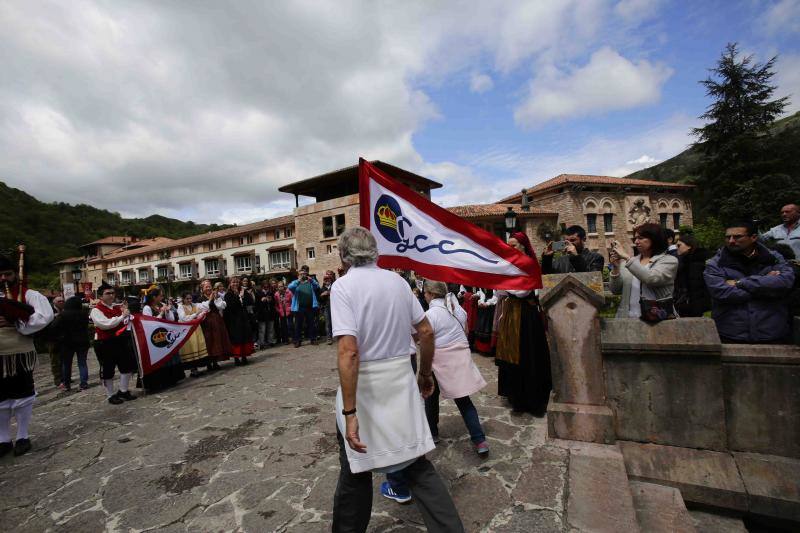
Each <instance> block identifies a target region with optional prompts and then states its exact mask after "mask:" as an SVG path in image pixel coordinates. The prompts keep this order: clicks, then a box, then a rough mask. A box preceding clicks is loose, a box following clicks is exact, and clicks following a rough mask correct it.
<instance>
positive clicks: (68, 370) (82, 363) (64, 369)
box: [61, 343, 89, 387]
mask: <svg viewBox="0 0 800 533" xmlns="http://www.w3.org/2000/svg"><path fill="white" fill-rule="evenodd" d="M88 352H89V348H77V347H72V346H69V345H67V344H66V343H64V344H63V345H62V346H61V382H62V383H63V384H64V386H65V387H69V385H70V383H71V382H72V357H73V356H74V355H76V354H77V356H78V374H79V375H80V378H81V386H82V387H86V386H88V384H89V367H88V366H87V365H86V354H87V353H88Z"/></svg>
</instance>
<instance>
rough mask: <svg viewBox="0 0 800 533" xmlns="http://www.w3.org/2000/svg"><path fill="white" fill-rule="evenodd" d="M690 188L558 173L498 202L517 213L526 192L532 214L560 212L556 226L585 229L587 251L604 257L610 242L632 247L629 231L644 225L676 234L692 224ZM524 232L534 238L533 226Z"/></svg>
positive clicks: (654, 182)
mask: <svg viewBox="0 0 800 533" xmlns="http://www.w3.org/2000/svg"><path fill="white" fill-rule="evenodd" d="M693 187H694V186H693V185H686V184H683V183H669V182H661V181H648V180H638V179H629V178H614V177H611V176H587V175H579V174H560V175H558V176H556V177H555V178H552V179H550V180H547V181H545V182H543V183H540V184H538V185H535V186H533V187H531V188H530V189H527V190H526V191H524V193H517V194H513V195H511V196H508V197H506V198H503V199H502V200H500V201H499V202H497V204H499V205H502V206H507V205H509V204H513V205H515V206H517V207H515V210H521V209H522V206H523V194H524V195H525V196H526V198H525V200H526V202H527V204H528V205H529V206H530V209H531V210H542V211H547V212H553V213H558V216H557V227H559V228H561V229H563V228H566V227H568V226H572V225H580V226H583V228H584V229H586V232H587V245H588V247H589V248H590V249H592V250H598V251H600V252H601V253H602V254H603V255H604V256H606V257H607V252H606V249H607V248H608V247H609V246H610V242H611V241H612V240H614V239H616V240H618V241H619V242H620V243H623V244H625V245H626V246H627V247H628V249H631V248H632V242H631V239H632V237H633V228H634V227H636V226H638V225H640V224H643V223H644V222H648V221H649V222H656V223H659V224H661V225H662V226H663V227H665V228H670V229H673V230H675V232H676V233H678V232H679V229H680V227H681V226H691V225H692V223H693V220H692V204H691V200H690V198H689V194H690V193H691V190H692V188H693ZM526 231H528V235H529V236H531V237H532V238H533V237H535V236H536V235H535V233H536V231H535V229H534V230H533V233H531V228H530V227H526ZM539 249H540V248H539V247H537V251H538V250H539Z"/></svg>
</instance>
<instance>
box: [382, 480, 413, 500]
mask: <svg viewBox="0 0 800 533" xmlns="http://www.w3.org/2000/svg"><path fill="white" fill-rule="evenodd" d="M381 496H383V497H384V498H389V499H390V500H394V501H396V502H397V503H408V502H410V501H411V492H410V491H409V490H408V489H406V490H405V491H402V492H401V491H397V490H395V489H393V488H392V486H391V485H390V484H389V482H388V481H384V482H383V483H381Z"/></svg>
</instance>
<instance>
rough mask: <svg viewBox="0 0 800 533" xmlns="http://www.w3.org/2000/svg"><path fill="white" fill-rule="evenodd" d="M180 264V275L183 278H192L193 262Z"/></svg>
mask: <svg viewBox="0 0 800 533" xmlns="http://www.w3.org/2000/svg"><path fill="white" fill-rule="evenodd" d="M178 266H179V267H180V270H179V271H178V274H179V275H180V277H182V278H191V277H192V264H191V263H181V264H180V265H178Z"/></svg>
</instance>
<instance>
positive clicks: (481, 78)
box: [469, 72, 494, 94]
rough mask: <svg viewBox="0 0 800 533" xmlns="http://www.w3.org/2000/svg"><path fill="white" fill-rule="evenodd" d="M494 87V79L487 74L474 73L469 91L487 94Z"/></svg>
mask: <svg viewBox="0 0 800 533" xmlns="http://www.w3.org/2000/svg"><path fill="white" fill-rule="evenodd" d="M492 87H494V82H493V81H492V77H491V76H489V75H487V74H481V73H479V72H473V73H472V75H471V76H470V78H469V90H470V91H472V92H474V93H478V94H481V93H485V92H486V91H490V90H491V89H492Z"/></svg>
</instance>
